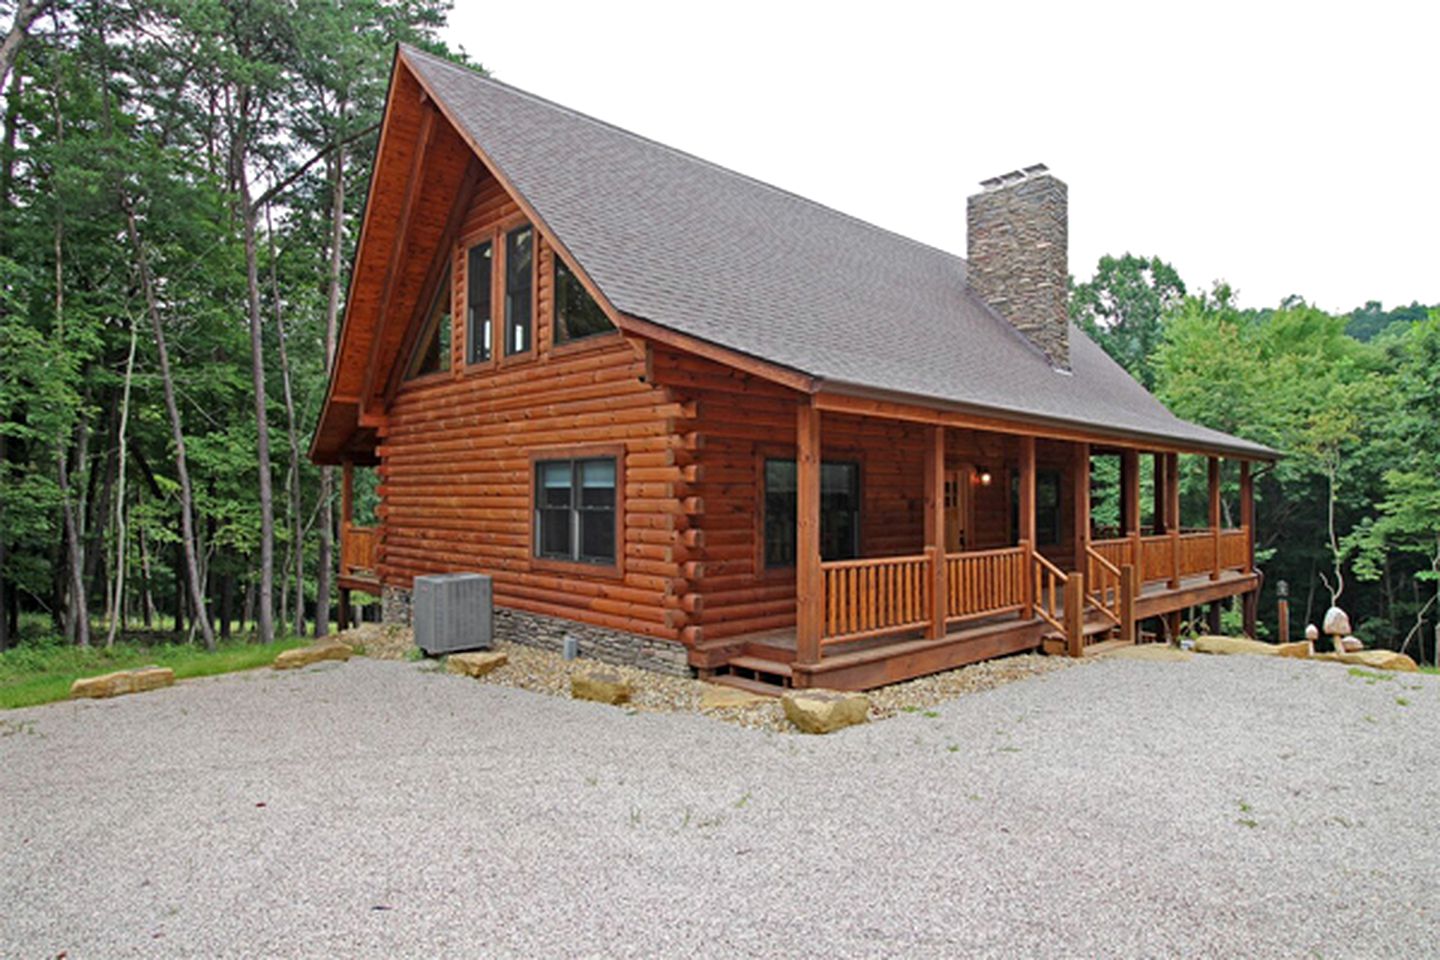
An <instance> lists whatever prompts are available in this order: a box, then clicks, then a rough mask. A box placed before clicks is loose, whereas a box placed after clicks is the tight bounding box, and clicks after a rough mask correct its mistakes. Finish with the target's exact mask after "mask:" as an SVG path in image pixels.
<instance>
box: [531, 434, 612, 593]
mask: <svg viewBox="0 0 1440 960" xmlns="http://www.w3.org/2000/svg"><path fill="white" fill-rule="evenodd" d="M615 486H616V484H615V458H614V457H591V458H586V459H574V460H540V461H537V462H536V464H535V556H537V557H540V558H542V559H546V560H567V561H570V562H572V563H593V564H597V565H600V566H613V565H614V564H615V547H616V544H615V539H616V538H615V527H616V496H615Z"/></svg>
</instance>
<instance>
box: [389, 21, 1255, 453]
mask: <svg viewBox="0 0 1440 960" xmlns="http://www.w3.org/2000/svg"><path fill="white" fill-rule="evenodd" d="M402 54H403V56H404V59H405V61H406V62H407V63H408V64H410V65H411V66H412V67H413V68H414V70H415V72H416V74H417V75H418V76H419V78H420V80H421V82H422V83H423V84H424V85H425V86H426V87H428V88H429V89H430V91H431V92H432V93H433V94H434V96H435V97H436V98H437V99H438V100H439V101H440V102H441V103H442V104H444V105H445V106H446V107H447V108H448V112H449V113H450V114H451V115H452V116H453V117H455V118H456V120H457V121H458V122H459V123H460V124H461V125H462V126H463V127H464V128H465V132H466V134H467V135H468V136H469V137H470V138H471V139H472V140H473V142H475V143H476V144H478V145H480V147H481V149H482V150H483V151H484V152H485V154H486V155H487V156H488V157H489V158H490V159H491V161H493V163H494V164H495V165H496V167H497V168H498V169H499V172H500V173H501V174H502V176H503V177H504V178H505V179H506V180H508V181H509V183H510V184H511V185H512V186H513V187H514V188H515V189H516V191H517V192H519V193H520V194H521V196H522V197H523V198H524V199H525V201H526V202H527V203H529V204H530V206H531V207H532V208H533V209H534V210H535V212H536V214H537V215H538V216H539V217H540V219H542V220H543V221H544V222H545V225H546V226H547V227H548V228H549V230H550V231H551V232H552V233H553V234H554V235H555V237H556V238H557V239H558V240H559V241H560V243H561V244H562V245H563V246H564V247H565V248H566V249H567V250H568V251H569V252H570V253H571V255H572V256H573V257H574V258H575V260H576V261H577V262H578V263H579V264H580V266H581V267H582V268H583V269H584V270H585V272H586V273H587V274H589V276H590V278H591V279H592V280H593V281H594V282H595V284H596V285H597V286H598V287H599V288H600V290H601V292H602V293H604V295H605V297H606V298H607V299H608V300H609V301H610V302H611V304H613V305H614V306H615V308H616V309H617V310H619V311H620V312H621V313H625V314H629V315H630V316H634V317H638V318H641V319H644V320H649V321H651V322H653V323H656V324H659V325H661V326H664V327H668V328H670V329H672V330H675V331H678V332H680V333H684V334H687V335H689V336H692V337H696V338H699V339H702V340H705V341H708V342H710V343H713V344H716V345H719V346H722V347H725V348H728V349H731V350H735V351H739V352H742V353H745V354H748V355H750V356H753V357H758V358H761V359H764V360H768V361H770V362H772V363H776V364H780V365H783V366H786V367H789V368H792V369H794V370H797V371H800V372H803V373H805V374H808V375H811V376H814V377H818V378H820V379H821V380H823V381H825V382H827V383H829V384H831V385H834V386H836V387H837V388H840V389H855V390H865V391H883V392H885V393H887V394H893V395H896V396H897V397H906V398H910V399H913V400H916V401H918V402H930V403H935V402H939V403H941V404H951V405H959V406H963V407H966V408H974V409H977V410H983V411H992V412H994V413H997V414H1000V415H1002V416H1004V415H1009V416H1015V415H1018V416H1021V417H1023V418H1027V419H1036V420H1041V421H1045V422H1049V423H1054V424H1057V425H1072V426H1074V425H1079V426H1086V427H1094V428H1100V429H1101V430H1103V431H1105V432H1107V433H1113V434H1117V435H1124V436H1139V437H1145V438H1152V439H1162V440H1169V441H1180V442H1183V443H1185V444H1187V445H1193V446H1196V447H1199V448H1205V449H1213V450H1216V451H1224V452H1233V453H1238V454H1241V455H1244V456H1258V457H1271V456H1274V451H1271V450H1269V449H1268V448H1266V447H1263V446H1260V445H1258V444H1254V443H1250V442H1249V441H1245V440H1241V439H1239V438H1237V437H1232V436H1229V435H1228V434H1224V433H1220V432H1218V431H1214V430H1209V429H1207V428H1205V427H1201V426H1198V425H1196V424H1192V423H1189V422H1187V421H1184V420H1180V419H1179V418H1177V417H1175V416H1174V415H1173V414H1171V413H1170V412H1169V411H1168V410H1167V409H1166V408H1165V407H1164V405H1163V404H1161V403H1160V402H1159V401H1158V400H1157V399H1155V397H1153V396H1152V395H1151V394H1150V393H1149V392H1147V391H1146V390H1145V389H1144V388H1143V387H1141V386H1140V384H1138V383H1137V382H1135V380H1133V379H1132V378H1131V377H1130V376H1129V375H1128V374H1127V373H1125V371H1124V370H1123V369H1122V368H1121V367H1120V366H1118V365H1117V364H1116V363H1115V362H1114V361H1113V360H1111V359H1110V357H1109V356H1108V355H1106V354H1105V352H1104V351H1103V350H1101V349H1100V348H1099V347H1098V346H1097V345H1096V344H1095V343H1094V342H1093V341H1091V340H1090V339H1089V338H1088V337H1086V336H1085V334H1084V333H1082V332H1081V331H1080V330H1079V329H1077V328H1075V327H1074V326H1073V325H1072V326H1071V329H1070V342H1071V362H1072V367H1073V370H1072V372H1071V373H1068V374H1067V373H1061V372H1057V371H1055V370H1053V369H1052V368H1051V366H1050V364H1049V362H1048V361H1047V360H1046V358H1045V356H1044V355H1043V354H1042V353H1041V352H1040V351H1039V350H1038V349H1036V348H1035V347H1034V346H1033V345H1032V344H1031V343H1030V342H1029V341H1028V340H1026V339H1025V338H1024V337H1023V336H1021V335H1020V334H1019V333H1018V332H1016V330H1015V329H1014V328H1013V327H1012V326H1011V325H1010V324H1009V323H1007V322H1006V321H1005V320H1003V319H1002V318H1000V317H999V316H998V315H997V314H995V313H994V312H993V311H992V310H991V309H990V308H989V307H988V306H987V305H985V304H984V303H983V302H981V301H980V300H979V298H977V297H976V296H975V295H974V294H973V293H972V292H971V291H970V289H969V288H968V286H967V284H966V282H965V261H964V260H963V259H961V258H960V257H957V256H954V255H952V254H949V253H945V252H944V251H941V250H937V249H935V248H934V247H930V246H926V245H925V244H922V243H918V242H916V241H914V240H910V239H907V238H905V237H902V236H900V235H898V234H895V233H892V232H890V231H888V230H884V229H881V228H879V227H876V226H873V225H871V224H868V223H865V222H864V221H862V220H858V219H856V218H854V217H850V216H847V215H845V214H843V213H840V212H838V211H835V210H832V209H830V208H829V207H826V206H823V205H821V204H818V203H814V202H812V201H810V200H806V199H804V198H803V197H799V196H796V195H795V194H792V193H789V192H786V191H784V190H780V189H777V188H776V187H772V186H770V185H768V184H765V183H762V182H760V181H758V180H755V179H752V178H750V177H746V176H743V175H741V174H738V173H735V172H733V171H731V170H727V169H725V168H723V167H720V166H717V165H715V164H713V163H709V162H707V161H705V160H701V159H699V158H697V157H694V156H691V155H689V154H687V153H684V152H682V151H679V150H675V149H672V148H670V147H666V146H664V145H662V144H659V143H656V142H654V141H652V140H647V139H645V138H643V137H640V136H637V135H635V134H632V133H629V132H627V131H624V130H621V129H619V128H617V127H614V126H611V125H609V124H607V123H603V122H601V121H598V120H595V119H593V118H591V117H588V116H586V115H584V114H581V113H577V112H576V111H573V110H569V109H567V108H565V107H561V106H559V105H557V104H554V103H551V102H549V101H547V100H544V99H542V98H540V97H536V96H534V95H532V94H528V93H525V92H524V91H521V90H517V89H515V88H513V87H510V86H507V85H506V84H503V83H500V82H499V81H496V80H493V79H491V78H488V77H484V76H482V75H480V74H478V73H475V72H473V71H471V70H469V69H466V68H465V67H462V66H458V65H456V64H453V63H450V62H448V61H445V60H441V59H438V58H436V57H433V56H431V55H429V54H426V53H423V52H421V51H418V50H415V49H413V48H409V47H405V48H403V49H402ZM956 203H957V211H958V210H959V204H960V203H961V199H960V198H957V199H956ZM957 215H958V212H957Z"/></svg>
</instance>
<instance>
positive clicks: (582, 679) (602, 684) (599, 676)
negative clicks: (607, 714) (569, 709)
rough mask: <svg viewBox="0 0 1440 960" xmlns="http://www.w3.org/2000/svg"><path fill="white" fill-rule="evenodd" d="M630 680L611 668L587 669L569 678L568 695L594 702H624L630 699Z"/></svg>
mask: <svg viewBox="0 0 1440 960" xmlns="http://www.w3.org/2000/svg"><path fill="white" fill-rule="evenodd" d="M631 692H632V691H631V688H630V682H629V681H628V680H626V679H625V678H624V677H622V676H620V674H618V673H615V672H614V671H612V670H589V671H584V672H581V673H577V674H575V675H574V676H572V677H571V678H570V696H572V697H574V698H575V699H576V700H593V701H595V702H596V703H625V702H626V701H627V700H629V699H630V694H631Z"/></svg>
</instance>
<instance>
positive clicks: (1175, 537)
mask: <svg viewBox="0 0 1440 960" xmlns="http://www.w3.org/2000/svg"><path fill="white" fill-rule="evenodd" d="M1165 529H1166V530H1167V531H1168V532H1169V534H1170V559H1171V566H1170V589H1171V590H1178V589H1180V454H1178V453H1167V454H1165Z"/></svg>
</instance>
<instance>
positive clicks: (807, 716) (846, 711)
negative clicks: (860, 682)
mask: <svg viewBox="0 0 1440 960" xmlns="http://www.w3.org/2000/svg"><path fill="white" fill-rule="evenodd" d="M780 702H781V704H782V705H783V706H784V707H785V718H786V719H787V720H789V721H790V722H791V723H793V724H795V726H797V727H799V728H800V729H801V730H803V731H805V732H806V733H831V732H833V731H835V730H839V729H841V728H843V727H848V726H852V725H854V724H857V723H864V722H865V721H866V720H868V719H870V698H869V697H867V696H865V694H863V693H843V692H841V691H839V690H818V689H817V690H787V691H786V692H785V694H784V695H782V696H781V697H780Z"/></svg>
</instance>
